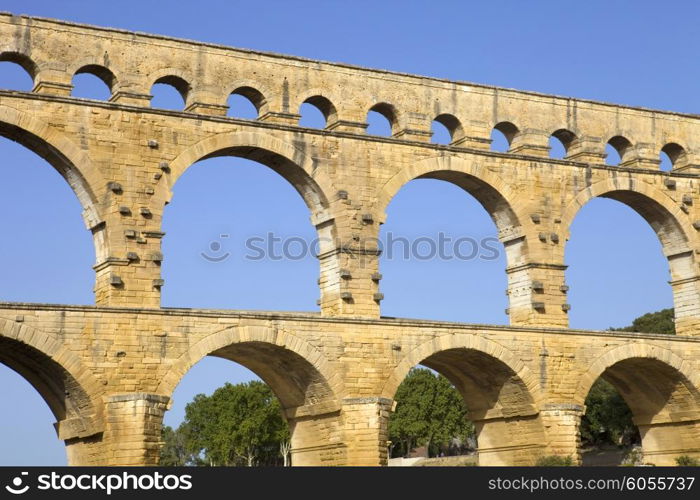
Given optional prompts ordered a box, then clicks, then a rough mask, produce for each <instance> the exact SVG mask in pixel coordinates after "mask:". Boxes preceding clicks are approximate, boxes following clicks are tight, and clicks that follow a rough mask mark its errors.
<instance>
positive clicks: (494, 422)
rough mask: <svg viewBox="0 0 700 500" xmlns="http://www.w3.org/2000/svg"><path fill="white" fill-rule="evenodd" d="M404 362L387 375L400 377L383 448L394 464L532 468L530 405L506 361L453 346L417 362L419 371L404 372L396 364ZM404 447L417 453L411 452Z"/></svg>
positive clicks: (536, 448)
mask: <svg viewBox="0 0 700 500" xmlns="http://www.w3.org/2000/svg"><path fill="white" fill-rule="evenodd" d="M454 343H457V342H454ZM417 351H421V349H420V348H418V349H417ZM414 352H415V351H414ZM416 354H418V353H416ZM409 357H411V355H409ZM408 363H410V361H409V360H407V363H402V366H401V368H400V371H399V372H398V373H396V374H395V377H396V379H395V380H398V378H401V377H402V376H404V378H403V379H402V381H401V384H399V385H398V386H397V387H396V388H395V389H394V390H393V392H392V395H393V397H394V399H395V401H396V411H395V413H394V414H393V415H391V416H390V423H389V433H390V434H389V440H390V443H389V444H390V453H392V454H393V455H394V458H396V456H397V455H398V456H407V455H408V456H411V455H413V456H416V455H419V454H422V456H426V455H431V456H435V455H436V453H442V454H443V455H453V454H459V455H461V456H460V457H459V458H454V459H452V460H453V461H454V463H452V462H450V463H451V464H452V465H458V464H459V465H465V464H473V465H476V464H478V465H533V464H534V462H535V460H536V459H537V458H538V457H539V456H541V455H542V454H543V450H544V444H543V443H544V442H545V441H544V439H543V428H542V424H541V421H540V418H539V413H538V410H537V408H536V404H535V398H534V397H533V395H532V393H531V390H530V388H529V387H528V386H527V385H526V384H525V383H524V382H523V379H522V378H521V375H522V374H519V373H516V372H515V371H514V370H513V369H512V368H511V367H510V366H509V365H508V364H507V363H506V362H504V361H502V360H500V359H498V358H495V357H494V356H492V355H490V354H488V353H486V352H483V351H481V350H478V349H474V348H470V347H455V348H447V349H445V350H441V351H437V352H433V353H432V354H430V355H429V356H428V357H426V358H424V359H423V360H421V361H420V362H419V365H421V366H423V367H425V368H427V369H425V368H423V369H418V370H416V369H415V368H411V369H410V371H408V373H406V372H405V371H404V370H405V367H404V366H403V365H405V364H408ZM436 374H439V376H436ZM442 377H444V379H442ZM391 388H392V389H393V388H394V386H393V385H392V386H391ZM456 399H460V400H461V403H462V404H463V406H462V407H460V406H459V404H458V403H457V401H456ZM402 406H403V408H402ZM393 419H396V420H397V422H393ZM460 419H461V420H460ZM465 419H466V422H465ZM424 421H425V422H428V423H429V424H430V425H423V424H422V423H421V422H424ZM411 434H413V435H411ZM397 441H398V442H399V443H397ZM411 443H412V444H413V445H418V446H420V445H422V446H424V449H423V450H420V449H415V447H414V449H413V450H411V449H409V448H410V445H411ZM397 444H398V446H397ZM436 445H437V446H436ZM426 447H427V449H425V448H426ZM474 451H478V459H476V455H475V454H474Z"/></svg>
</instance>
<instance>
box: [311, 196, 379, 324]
mask: <svg viewBox="0 0 700 500" xmlns="http://www.w3.org/2000/svg"><path fill="white" fill-rule="evenodd" d="M334 203H335V205H336V208H335V212H336V213H337V214H341V216H340V217H338V218H337V219H334V220H332V221H331V220H327V221H319V222H318V223H317V224H316V229H317V232H318V235H319V240H320V242H321V243H320V246H319V254H318V259H319V261H320V267H321V273H320V277H319V280H318V284H319V288H320V292H321V298H320V300H319V305H320V306H321V313H322V314H323V315H325V316H359V317H363V318H379V304H380V302H381V300H382V299H383V296H382V295H381V292H380V291H379V283H380V281H381V275H380V274H379V255H380V253H381V249H380V247H379V239H378V231H379V229H378V228H379V223H378V221H377V217H376V216H375V215H374V214H372V213H370V212H367V213H364V212H363V211H362V209H361V207H359V209H357V207H354V206H353V203H352V200H351V199H350V195H349V194H348V193H347V192H346V191H340V192H339V194H338V199H337V200H335V201H334ZM353 208H355V209H353Z"/></svg>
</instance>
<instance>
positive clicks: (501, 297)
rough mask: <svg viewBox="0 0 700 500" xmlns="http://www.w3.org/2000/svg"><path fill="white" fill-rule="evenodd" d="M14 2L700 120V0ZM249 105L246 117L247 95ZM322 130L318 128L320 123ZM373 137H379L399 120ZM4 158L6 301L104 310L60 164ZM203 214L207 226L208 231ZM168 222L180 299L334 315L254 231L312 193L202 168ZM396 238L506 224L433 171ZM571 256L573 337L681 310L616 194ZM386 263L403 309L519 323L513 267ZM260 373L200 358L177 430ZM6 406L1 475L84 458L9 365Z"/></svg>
mask: <svg viewBox="0 0 700 500" xmlns="http://www.w3.org/2000/svg"><path fill="white" fill-rule="evenodd" d="M193 7H194V8H193ZM0 9H2V10H6V11H10V12H12V13H15V14H20V13H26V14H30V15H37V16H45V17H56V18H61V19H65V20H70V21H77V22H82V23H92V24H97V25H102V26H112V27H117V28H124V29H129V30H139V31H146V32H153V33H161V34H165V35H172V36H176V37H183V38H191V39H196V40H203V41H208V42H215V43H221V44H226V45H232V46H237V47H244V48H251V49H258V50H269V51H275V52H282V53H288V54H294V55H299V56H304V57H309V58H317V59H324V60H330V61H342V62H346V63H352V64H357V65H363V66H370V67H376V68H385V69H390V70H396V71H404V72H410V73H419V74H425V75H430V76H435V77H442V78H450V79H456V80H466V81H473V82H478V83H486V84H493V85H499V86H505V87H514V88H518V89H529V90H535V91H540V92H549V93H555V94H562V95H568V96H574V97H582V98H590V99H599V100H604V101H612V102H617V103H622V104H629V105H641V106H647V107H653V108H661V109H670V110H677V111H683V112H691V113H698V112H700V92H698V83H697V82H698V81H700V66H699V65H698V64H695V62H696V61H697V59H698V53H699V51H698V48H699V47H698V46H699V43H700V42H699V41H698V40H699V39H698V37H697V30H698V27H697V20H698V19H699V18H700V7H699V4H697V3H696V2H692V1H686V2H674V1H666V2H663V4H659V3H658V2H651V1H637V2H631V1H630V2H621V1H618V2H616V1H588V2H522V1H500V2H457V1H455V2H445V1H442V2H441V1H433V2H427V1H421V2H412V1H406V0H404V1H400V2H398V1H396V2H393V1H392V2H379V1H353V2H333V1H304V2H288V1H274V2H270V1H263V0H259V1H257V2H250V1H218V2H214V1H206V0H201V1H199V2H196V3H195V4H193V3H191V2H172V1H168V2H166V1H145V0H140V1H138V2H134V1H128V0H123V1H120V2H88V1H84V2H78V1H66V0H64V1H61V2H54V1H52V2H48V1H32V2H27V1H26V0H3V1H2V2H1V3H0ZM9 66H10V64H9V63H0V87H13V88H22V85H28V83H27V82H26V80H25V81H23V80H22V75H19V74H17V73H16V72H14V71H13V68H11V67H9ZM78 83H80V84H81V87H80V88H78V87H76V93H77V95H85V96H92V95H94V96H95V97H99V93H98V94H95V92H99V89H98V88H96V87H95V86H94V85H93V83H92V82H90V81H88V80H87V77H86V81H84V82H83V81H81V82H78V81H76V84H78ZM165 90H167V89H160V91H163V93H162V94H159V95H158V96H157V98H156V99H154V105H162V106H176V105H177V102H176V101H177V99H174V98H173V96H171V95H170V96H169V95H167V92H164V91H165ZM233 107H234V108H235V109H236V112H240V113H241V114H243V115H244V114H245V110H244V109H243V108H237V103H233ZM304 120H307V121H306V122H305V123H308V124H311V125H313V123H315V122H314V118H313V116H311V115H309V116H306V115H305V117H304ZM372 126H373V129H374V130H378V129H379V126H380V125H379V124H378V123H376V124H375V123H374V122H373V125H372ZM374 127H377V128H376V129H375V128H374ZM0 158H1V159H2V162H0V172H2V182H0V227H1V228H2V234H3V245H2V246H0V262H1V263H2V267H0V297H1V298H2V300H13V301H33V302H60V303H76V304H91V303H93V297H92V286H93V271H92V269H91V265H92V264H93V262H94V251H93V248H92V241H91V237H90V235H89V233H88V232H87V231H86V230H85V228H84V226H83V222H82V219H81V216H80V206H79V204H78V202H77V200H76V199H75V196H74V195H73V193H72V191H71V190H70V188H69V187H68V186H67V184H66V183H65V181H63V179H62V178H61V177H60V176H59V175H58V174H57V173H56V172H55V171H54V170H53V169H52V168H51V167H50V166H49V165H48V164H46V163H45V162H44V161H43V160H41V159H40V158H38V157H37V156H35V155H34V154H33V153H31V152H29V151H27V150H25V149H24V148H22V147H20V146H18V145H16V144H14V143H12V142H10V141H9V140H6V139H4V138H0ZM202 193H206V196H203V195H202ZM253 214H254V216H253ZM203 216H205V217H206V219H205V220H208V222H207V223H206V224H201V223H200V221H201V220H202V217H203ZM195 217H196V219H195ZM164 226H165V231H166V232H167V236H166V238H165V239H164V241H163V250H164V253H165V255H166V260H165V262H164V265H163V274H164V278H165V279H166V282H167V286H166V287H165V288H164V290H163V305H165V306H191V307H216V308H232V309H276V310H316V309H317V308H316V305H315V301H316V299H317V298H318V290H317V287H316V278H317V276H318V264H317V262H316V261H315V260H314V259H312V258H307V259H303V260H300V261H282V262H274V261H269V260H266V261H261V262H251V261H246V260H244V259H243V258H242V256H243V253H244V250H245V249H244V243H243V242H244V240H245V239H246V238H247V237H249V236H255V235H264V234H266V233H267V232H268V231H271V232H274V233H277V234H279V235H282V236H297V235H298V236H302V237H304V238H308V239H311V238H313V236H314V230H313V228H312V226H311V224H310V222H309V216H308V213H307V210H306V207H305V205H304V204H303V202H302V201H301V199H300V197H299V196H298V194H297V193H296V192H295V191H294V190H293V189H292V188H291V186H289V185H288V184H287V183H286V182H285V181H284V180H283V179H282V178H280V177H278V176H277V175H276V174H275V173H273V172H271V171H269V170H268V169H266V168H265V167H263V166H261V165H259V164H255V163H252V162H248V161H245V160H240V159H215V160H208V161H206V162H202V163H201V164H198V165H196V166H194V167H193V168H191V169H190V170H189V171H188V172H187V173H186V174H185V175H184V176H183V177H182V178H181V180H180V181H179V182H178V184H177V185H176V186H175V194H174V198H173V201H172V203H171V205H170V206H168V207H167V209H166V217H165V222H164ZM383 231H392V232H393V233H394V234H398V235H401V236H405V237H409V238H415V237H418V236H431V235H436V234H437V233H438V232H439V231H443V232H445V233H446V234H448V235H451V236H453V237H458V236H464V235H466V236H471V237H475V238H478V237H487V236H495V233H496V231H495V227H494V226H493V224H492V222H491V220H490V219H489V217H488V216H487V214H486V213H485V212H484V210H483V209H482V208H481V206H480V205H479V204H478V203H477V202H476V201H475V200H474V199H473V198H471V197H470V196H469V195H467V194H466V193H464V192H462V191H460V190H459V189H457V188H455V187H453V186H451V185H448V184H445V183H441V182H438V181H425V180H424V181H414V182H411V183H410V184H408V185H407V186H405V187H404V189H402V190H401V191H400V192H399V194H398V195H397V196H396V198H395V199H394V200H393V202H392V204H391V205H390V207H389V212H388V219H387V224H386V225H385V227H384V229H383ZM222 234H227V235H230V236H229V237H227V238H222V237H221V236H220V235H222ZM213 241H220V242H221V244H222V247H221V249H220V250H219V252H224V251H229V252H231V254H232V256H231V257H230V258H229V259H227V260H225V261H224V262H223V263H219V264H213V263H210V262H207V261H205V260H204V259H202V258H201V256H200V253H201V252H203V251H207V250H208V249H210V243H211V242H213ZM566 251H567V253H566V261H567V264H569V266H570V269H569V271H568V272H567V281H568V283H569V285H570V286H571V292H570V302H571V304H572V306H573V309H572V311H571V313H570V318H571V325H572V326H573V327H579V328H593V329H604V328H607V327H609V326H624V325H627V324H629V323H630V322H631V320H632V319H633V318H635V317H636V316H638V315H641V314H643V313H645V312H649V311H655V310H658V309H661V308H664V307H669V306H671V304H672V300H671V290H670V286H669V285H668V284H667V280H668V278H669V276H668V266H667V263H666V262H665V259H664V258H663V256H662V254H661V249H660V245H659V243H658V241H657V239H656V236H655V235H654V233H653V232H652V231H651V229H650V228H649V227H648V226H647V224H646V223H645V222H644V221H643V220H642V219H641V217H639V216H638V215H637V214H636V213H634V212H633V211H632V210H630V209H628V208H627V207H626V206H624V205H621V204H619V203H617V202H614V201H610V200H594V201H593V202H591V203H590V204H589V205H587V206H586V207H585V208H584V209H583V210H582V211H581V213H580V215H579V216H578V217H577V219H576V220H575V222H574V225H573V227H572V231H571V240H570V242H569V243H568V244H567V247H566ZM381 270H382V273H383V274H384V280H383V281H382V291H383V292H384V294H385V296H386V299H385V301H384V302H383V303H382V312H383V314H384V315H387V316H403V317H419V318H432V319H445V320H455V321H464V322H480V323H501V324H504V323H506V322H507V318H506V316H505V314H504V312H503V310H504V308H505V307H507V302H506V296H505V294H504V290H505V287H506V279H505V273H504V259H503V258H499V259H496V260H494V261H478V260H476V261H470V262H461V261H439V260H432V261H416V260H410V261H403V260H400V259H394V260H390V261H389V260H387V259H383V260H382V262H381ZM640 271H641V272H640ZM253 376H254V375H253V374H252V373H251V372H248V371H247V370H245V369H244V368H242V367H240V366H238V365H235V364H233V363H231V362H228V361H220V360H206V361H205V362H202V363H200V364H199V365H197V366H196V367H195V368H194V369H193V370H192V372H191V373H190V374H188V375H187V376H186V377H185V379H184V380H183V382H182V383H181V385H180V386H179V387H178V390H177V392H176V394H175V397H174V399H175V404H174V407H173V409H172V410H171V411H170V412H169V414H168V415H167V417H166V422H167V423H168V424H170V425H177V424H178V423H179V421H180V420H181V419H182V417H183V413H184V405H185V403H187V402H188V401H189V400H190V399H191V398H192V396H193V395H194V394H196V393H198V392H205V393H210V392H211V391H213V390H214V389H215V388H216V387H218V386H220V385H222V384H223V383H224V382H225V381H231V382H234V383H235V382H240V381H243V380H248V379H250V378H251V377H253ZM0 401H3V402H4V404H5V407H4V408H3V411H2V412H0V465H5V464H7V465H11V464H37V465H38V464H47V465H52V464H63V463H65V454H64V449H63V446H62V443H60V442H59V441H58V440H57V439H56V437H55V434H54V431H53V428H52V425H51V424H52V423H53V421H54V420H53V417H52V415H51V413H50V412H49V410H48V408H47V407H46V405H45V404H44V403H43V401H42V400H41V398H40V397H39V396H38V395H37V394H36V393H35V392H34V390H33V389H32V388H31V386H30V385H29V384H28V383H27V382H26V381H24V380H23V379H22V378H21V377H19V376H18V375H16V374H15V373H14V372H12V371H11V370H9V369H7V368H5V367H4V366H0ZM10 401H11V402H12V405H11V410H10V409H8V403H9V402H10Z"/></svg>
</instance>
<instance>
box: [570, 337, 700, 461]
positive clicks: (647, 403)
mask: <svg viewBox="0 0 700 500" xmlns="http://www.w3.org/2000/svg"><path fill="white" fill-rule="evenodd" d="M599 377H602V378H603V379H604V380H606V381H607V382H609V383H610V384H612V385H613V386H614V387H615V388H616V389H617V390H618V392H619V393H620V395H621V396H622V397H623V398H624V400H625V402H626V403H627V405H628V406H629V408H630V410H631V411H632V414H633V420H634V422H635V424H636V425H637V427H638V428H639V432H640V435H641V437H642V448H643V452H644V456H645V460H646V461H648V462H652V463H655V464H656V465H675V458H676V457H678V456H680V455H695V456H700V411H698V407H699V406H700V375H698V373H697V371H694V370H692V369H691V367H690V365H689V364H688V363H687V362H685V361H683V359H682V358H681V357H680V356H679V355H677V354H675V353H674V352H673V351H671V350H669V349H666V348H664V347H661V346H658V345H654V344H651V343H646V342H645V343H642V342H632V343H628V344H625V345H622V346H618V347H614V348H612V349H610V350H608V351H607V352H606V353H604V354H602V355H601V356H599V357H598V358H597V359H596V360H595V361H593V363H592V364H591V365H590V367H589V369H588V371H587V372H586V373H585V374H584V375H583V376H582V377H581V378H580V382H579V384H578V387H577V388H576V392H575V393H574V402H575V403H576V404H581V405H583V403H584V401H585V398H586V395H587V394H588V392H589V391H590V389H591V387H592V386H593V383H594V382H595V381H596V380H597V379H598V378H599Z"/></svg>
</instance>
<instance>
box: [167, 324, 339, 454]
mask: <svg viewBox="0 0 700 500" xmlns="http://www.w3.org/2000/svg"><path fill="white" fill-rule="evenodd" d="M205 356H215V357H219V358H223V359H228V360H230V361H233V362H236V363H239V364H241V365H243V366H245V367H246V368H248V369H249V370H251V371H253V372H254V373H255V374H256V375H258V376H259V377H260V378H261V379H262V380H263V381H264V382H265V383H266V384H268V385H269V386H270V388H271V389H272V391H273V392H274V393H275V395H276V396H277V398H278V399H279V401H280V404H281V406H282V410H283V412H284V416H285V418H286V420H287V423H288V424H289V427H290V433H291V435H292V457H293V464H294V465H321V464H322V460H321V458H320V456H321V455H322V454H323V453H324V451H327V450H332V449H334V448H337V447H338V446H339V444H340V443H341V442H342V439H341V432H342V425H341V415H340V409H341V407H340V401H339V399H338V395H339V394H342V390H343V389H342V385H341V384H342V382H341V380H340V377H339V376H338V373H337V372H336V370H337V368H335V367H334V366H333V365H332V363H331V362H329V361H328V360H327V359H326V358H325V356H324V355H323V353H322V352H321V351H319V350H318V349H317V348H315V347H314V346H312V345H311V344H309V343H308V342H306V341H304V340H303V339H301V338H300V337H298V336H296V335H294V334H292V333H290V332H288V331H284V330H279V329H276V328H269V327H265V326H259V325H250V326H246V325H244V326H234V327H230V328H226V329H224V330H221V331H218V332H215V333H212V334H210V335H209V336H207V337H204V338H203V339H201V340H200V341H199V342H197V343H195V344H194V345H192V346H190V348H189V349H188V350H187V351H186V352H184V353H183V354H182V355H181V356H180V357H179V358H178V359H177V360H175V362H174V363H173V364H172V365H171V366H170V368H169V369H168V371H167V372H166V374H165V375H164V376H163V377H162V379H161V382H160V384H159V385H158V388H157V392H158V393H159V394H163V395H166V396H168V397H170V396H171V395H172V394H173V392H174V390H175V387H176V386H177V384H178V383H179V382H180V380H181V379H182V377H183V376H184V375H185V374H186V373H187V372H188V371H189V369H190V368H192V366H194V364H195V363H197V362H199V361H200V360H201V359H203V358H204V357H205Z"/></svg>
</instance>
